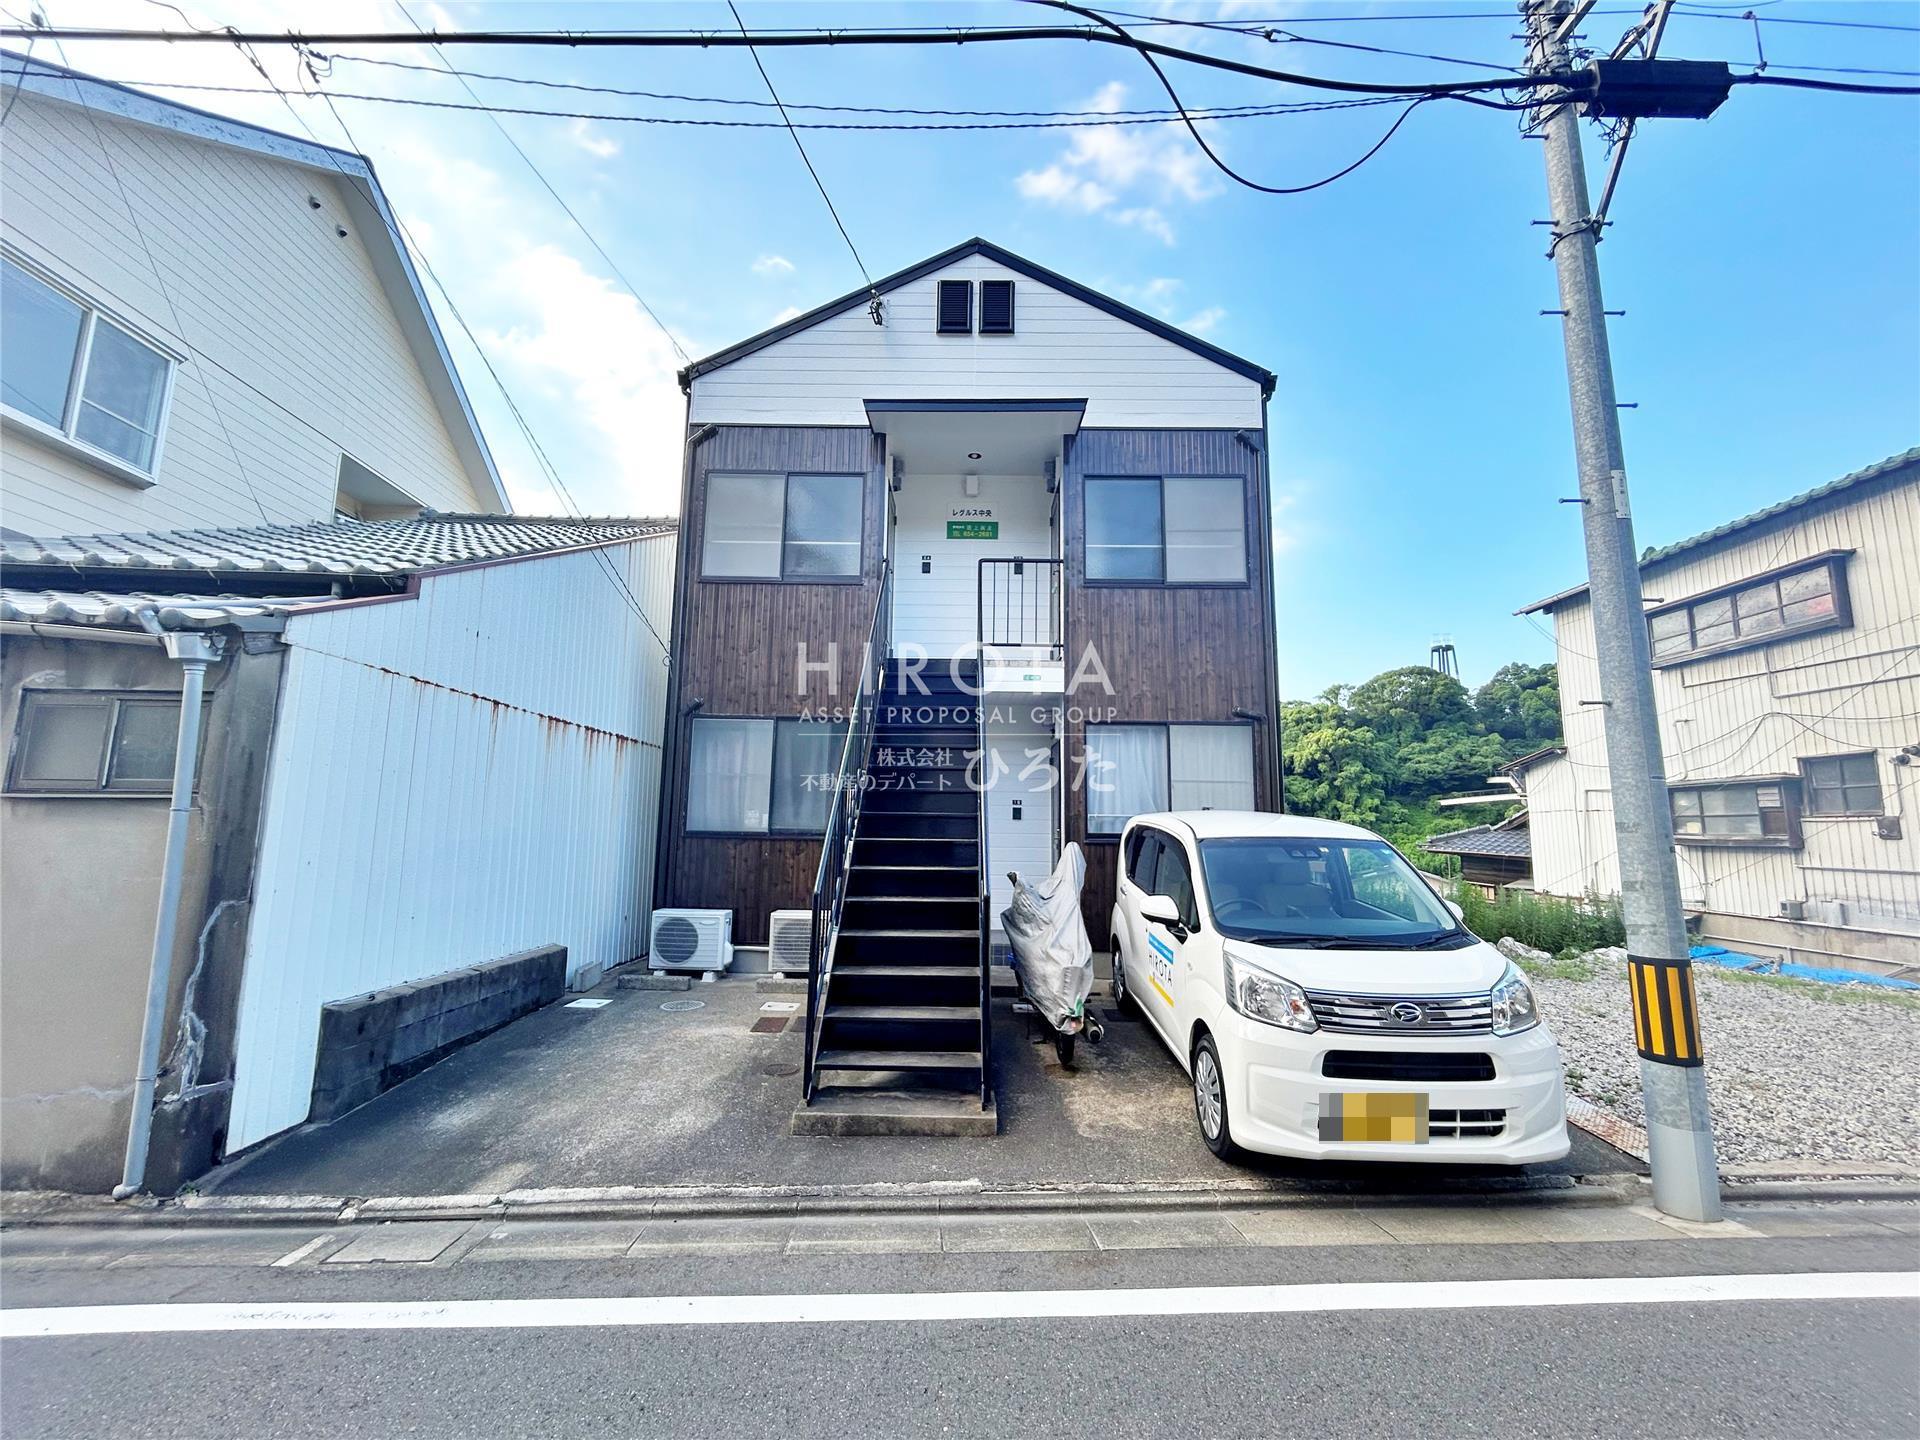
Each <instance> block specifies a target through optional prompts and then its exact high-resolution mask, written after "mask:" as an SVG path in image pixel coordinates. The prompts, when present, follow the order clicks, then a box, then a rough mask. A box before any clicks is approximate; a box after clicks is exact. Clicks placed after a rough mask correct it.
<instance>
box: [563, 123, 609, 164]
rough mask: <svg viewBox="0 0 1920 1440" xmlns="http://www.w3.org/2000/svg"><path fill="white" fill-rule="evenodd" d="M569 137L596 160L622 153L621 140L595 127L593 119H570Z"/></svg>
mask: <svg viewBox="0 0 1920 1440" xmlns="http://www.w3.org/2000/svg"><path fill="white" fill-rule="evenodd" d="M567 138H568V139H569V140H571V141H572V142H573V143H574V144H576V145H578V146H579V147H580V148H581V149H582V150H584V151H586V152H587V153H588V154H589V155H591V156H593V158H594V159H596V160H611V159H612V158H613V157H614V156H616V155H618V154H619V153H620V142H619V141H618V140H616V139H614V138H613V137H612V136H611V135H603V134H601V133H600V132H599V131H598V130H596V129H594V128H593V122H592V121H591V120H582V119H579V118H575V119H573V120H571V121H569V122H568V124H567Z"/></svg>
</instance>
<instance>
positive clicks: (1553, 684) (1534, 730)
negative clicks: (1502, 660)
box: [1473, 662, 1560, 749]
mask: <svg viewBox="0 0 1920 1440" xmlns="http://www.w3.org/2000/svg"><path fill="white" fill-rule="evenodd" d="M1473 710H1474V715H1475V716H1476V717H1477V718H1478V720H1479V722H1480V724H1481V725H1482V726H1484V727H1485V728H1486V729H1488V730H1490V731H1492V732H1493V733H1494V734H1496V735H1500V736H1504V737H1505V738H1506V739H1508V740H1512V741H1515V742H1517V743H1519V744H1523V745H1525V746H1526V747H1527V748H1529V749H1534V748H1537V747H1539V746H1541V745H1546V744H1550V743H1551V742H1553V741H1555V740H1558V739H1559V738H1560V671H1559V668H1558V667H1557V666H1555V665H1553V664H1551V663H1548V664H1545V665H1523V664H1520V663H1518V662H1515V663H1513V664H1511V665H1502V666H1501V667H1500V668H1499V669H1498V670H1496V671H1494V672H1493V678H1492V679H1491V680H1489V681H1487V683H1486V684H1484V685H1482V686H1481V687H1480V688H1479V689H1478V690H1476V691H1474V692H1473Z"/></svg>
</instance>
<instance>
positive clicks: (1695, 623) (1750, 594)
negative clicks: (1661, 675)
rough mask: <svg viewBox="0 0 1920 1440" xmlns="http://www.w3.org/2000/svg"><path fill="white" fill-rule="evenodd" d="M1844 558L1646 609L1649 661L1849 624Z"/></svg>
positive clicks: (1673, 659)
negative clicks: (1650, 656)
mask: <svg viewBox="0 0 1920 1440" xmlns="http://www.w3.org/2000/svg"><path fill="white" fill-rule="evenodd" d="M1844 558H1845V557H1843V556H1835V555H1829V556H1825V557H1823V558H1822V559H1820V560H1818V561H1816V562H1814V563H1812V564H1810V565H1804V566H1798V567H1792V568H1789V569H1786V570H1782V571H1778V572H1775V573H1773V574H1771V575H1767V576H1764V577H1762V576H1756V577H1754V578H1753V579H1752V580H1749V581H1746V582H1745V583H1743V584H1740V585H1736V586H1730V587H1728V588H1726V589H1724V590H1717V591H1714V592H1713V593H1712V594H1710V595H1702V596H1699V597H1697V598H1695V599H1692V600H1688V601H1685V602H1683V603H1680V604H1676V605H1670V606H1668V607H1666V608H1665V609H1662V610H1655V611H1652V612H1650V613H1649V614H1648V616H1647V638H1648V640H1649V642H1650V643H1651V645H1652V648H1653V663H1654V664H1656V665H1661V664H1672V663H1675V662H1677V661H1680V660H1686V659H1689V658H1691V657H1692V656H1695V655H1708V654H1717V653H1719V652H1721V651H1725V650H1739V649H1744V648H1746V647H1747V646H1749V645H1764V644H1767V643H1770V642H1771V641H1774V640H1780V639H1785V638H1786V637H1788V636H1790V635H1800V634H1804V633H1806V632H1808V631H1814V630H1830V629H1834V628H1836V627H1839V626H1843V625H1847V624H1850V623H1852V619H1851V613H1850V611H1849V608H1848V605H1847V585H1846V567H1845V565H1844V564H1843V561H1844Z"/></svg>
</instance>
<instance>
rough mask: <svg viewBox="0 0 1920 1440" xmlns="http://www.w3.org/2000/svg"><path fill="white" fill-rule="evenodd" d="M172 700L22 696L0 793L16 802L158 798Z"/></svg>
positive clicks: (167, 759)
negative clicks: (126, 795)
mask: <svg viewBox="0 0 1920 1440" xmlns="http://www.w3.org/2000/svg"><path fill="white" fill-rule="evenodd" d="M179 733H180V697H179V696H178V695H177V694H169V693H128V694H114V693H111V692H107V691H99V690H28V691H25V692H24V693H23V694H22V695H21V700H20V719H19V726H18V729H17V731H16V733H15V736H14V745H13V764H12V767H11V770H10V772H9V774H8V776H7V789H8V790H9V791H10V792H12V793H14V794H22V795H87V794H99V793H103V792H122V791H124V792H132V793H149V794H151V793H156V792H157V793H160V794H166V793H168V792H170V791H171V790H172V789H173V752H174V748H175V745H176V743H177V740H178V736H179Z"/></svg>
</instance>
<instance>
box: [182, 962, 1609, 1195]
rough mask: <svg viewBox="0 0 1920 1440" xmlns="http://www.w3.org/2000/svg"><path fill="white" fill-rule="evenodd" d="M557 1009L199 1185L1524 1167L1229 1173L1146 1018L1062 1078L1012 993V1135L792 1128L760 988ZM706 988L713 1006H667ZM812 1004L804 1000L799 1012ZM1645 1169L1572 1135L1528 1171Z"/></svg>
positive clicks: (1479, 1172)
mask: <svg viewBox="0 0 1920 1440" xmlns="http://www.w3.org/2000/svg"><path fill="white" fill-rule="evenodd" d="M594 998H597V999H605V1000H607V1001H609V1002H610V1003H608V1004H606V1005H603V1006H600V1007H598V1008H593V1009H569V1008H568V1007H567V1006H566V1005H564V1004H562V1005H556V1006H553V1007H550V1008H549V1009H546V1010H542V1011H539V1012H537V1013H536V1014H533V1015H530V1016H528V1017H527V1018H525V1019H523V1020H520V1021H517V1022H516V1023H514V1024H512V1025H509V1026H508V1027H506V1028H505V1029H504V1030H501V1031H499V1032H497V1033H495V1034H493V1035H491V1036H488V1037H487V1038H486V1039H484V1040H481V1041H479V1042H477V1043H476V1044H473V1045H471V1046H468V1047H467V1048H466V1049H464V1050H461V1051H459V1052H458V1053H456V1054H454V1055H452V1056H450V1057H448V1058H447V1059H446V1060H443V1061H442V1062H440V1063H439V1064H438V1065H435V1066H434V1067H433V1068H431V1069H430V1070H427V1071H426V1072H424V1073H423V1074H421V1075H418V1076H416V1077H414V1078H413V1079H411V1080H408V1081H407V1082H405V1083H404V1084H402V1085H400V1086H398V1087H397V1088H395V1089H393V1090H390V1091H388V1092H387V1093H386V1094H384V1095H381V1096H379V1097H378V1098H377V1099H375V1100H373V1101H372V1102H370V1103H369V1104H367V1105H365V1106H363V1107H361V1108H360V1109H359V1110H356V1111H354V1112H352V1113H351V1114H349V1115H346V1116H343V1117H342V1118H340V1119H339V1120H336V1121H334V1122H333V1123H332V1124H330V1125H325V1126H313V1127H308V1128H305V1129H302V1130H299V1131H296V1132H293V1133H291V1134H289V1135H286V1136H283V1137H281V1138H280V1139H278V1140H275V1141H271V1142H269V1143H268V1144H267V1145H265V1146H264V1147H262V1148H261V1149H260V1150H258V1151H256V1152H254V1153H253V1154H251V1155H249V1156H245V1157H242V1159H241V1160H240V1161H238V1162H236V1163H235V1164H233V1165H231V1166H226V1167H222V1168H221V1169H220V1170H217V1171H215V1172H214V1173H213V1174H212V1175H210V1176H208V1177H206V1179H205V1180H204V1181H203V1182H202V1184H201V1188H202V1189H203V1190H209V1191H213V1192H215V1193H218V1194H224V1195H249V1194H257V1195H273V1194H283V1195H333V1196H399V1195H476V1194H502V1193H505V1192H508V1191H513V1190H519V1189H533V1188H540V1189H548V1188H559V1187H600V1186H617V1185H755V1186H847V1185H896V1184H902V1183H917V1182H927V1181H979V1182H981V1183H982V1184H984V1185H986V1186H988V1187H990V1188H1020V1187H1026V1186H1047V1187H1055V1186H1064V1185H1086V1184H1094V1185H1100V1184H1111V1185H1175V1186H1177V1185H1182V1184H1190V1183H1198V1184H1218V1183H1219V1182H1220V1181H1222V1180H1223V1179H1228V1180H1233V1179H1238V1180H1243V1181H1244V1180H1247V1179H1255V1180H1257V1179H1260V1178H1262V1177H1264V1178H1266V1179H1269V1180H1277V1181H1283V1182H1298V1183H1300V1184H1302V1185H1344V1186H1350V1187H1353V1188H1355V1189H1356V1190H1358V1191H1359V1192H1361V1193H1365V1192H1367V1191H1370V1190H1379V1191H1382V1192H1389V1191H1390V1192H1397V1193H1405V1192H1408V1191H1409V1190H1413V1191H1417V1190H1420V1189H1423V1188H1429V1187H1443V1188H1457V1187H1458V1186H1459V1185H1460V1184H1461V1183H1462V1182H1463V1180H1464V1181H1469V1182H1471V1181H1474V1180H1477V1179H1484V1178H1492V1177H1499V1178H1501V1179H1502V1180H1503V1181H1504V1180H1506V1179H1509V1178H1510V1177H1511V1175H1512V1173H1513V1172H1511V1171H1508V1170H1504V1169H1499V1168H1486V1169H1482V1168H1478V1167H1460V1166H1370V1165H1342V1166H1331V1165H1318V1164H1310V1163H1302V1162H1292V1161H1284V1160H1260V1161H1256V1162H1254V1164H1253V1165H1252V1166H1250V1167H1248V1168H1246V1169H1240V1170H1236V1169H1235V1168H1233V1167H1230V1166H1225V1165H1222V1163H1221V1162H1220V1161H1218V1160H1216V1159H1215V1158H1214V1157H1213V1156H1212V1155H1211V1154H1210V1153H1209V1152H1208V1151H1207V1149H1206V1147H1205V1146H1204V1145H1203V1144H1202V1143H1201V1141H1200V1138H1199V1133H1198V1130H1197V1128H1196V1126H1195V1124H1194V1120H1193V1114H1192V1105H1191V1100H1190V1097H1189V1092H1188V1089H1187V1085H1186V1080H1185V1076H1184V1075H1183V1074H1182V1072H1181V1071H1180V1069H1179V1067H1178V1066H1177V1065H1176V1064H1175V1063H1174V1062H1173V1060H1172V1059H1171V1058H1170V1057H1169V1056H1168V1055H1167V1054H1166V1052H1165V1050H1164V1049H1163V1048H1162V1047H1161V1046H1160V1044H1159V1042H1158V1041H1157V1039H1156V1038H1155V1037H1153V1036H1152V1035H1151V1034H1150V1033H1149V1032H1148V1030H1147V1028H1146V1025H1145V1023H1144V1022H1142V1021H1140V1020H1137V1019H1136V1020H1118V1021H1114V1020H1110V1023H1109V1024H1108V1025H1107V1029H1106V1039H1105V1041H1104V1042H1103V1043H1101V1044H1098V1045H1089V1044H1086V1043H1084V1042H1083V1043H1082V1045H1081V1046H1080V1051H1079V1055H1078V1057H1077V1064H1076V1066H1075V1068H1074V1069H1072V1070H1065V1069H1063V1068H1062V1067H1061V1066H1060V1064H1059V1062H1058V1060H1057V1059H1056V1057H1055V1055H1054V1052H1053V1047H1052V1046H1051V1044H1049V1043H1043V1041H1044V1036H1043V1035H1042V1034H1041V1033H1040V1032H1039V1031H1038V1029H1037V1028H1034V1027H1032V1026H1031V1025H1030V1023H1029V1021H1028V1020H1027V1019H1026V1018H1025V1017H1022V1016H1018V1015H1015V1014H1014V1013H1013V1011H1012V1006H1011V1004H1010V1003H1009V1002H1007V1001H1005V1000H1002V1001H1000V1002H999V1003H998V1004H997V1005H996V1025H997V1029H996V1031H995V1037H996V1038H995V1046H996V1048H995V1070H996V1080H997V1093H998V1100H999V1107H1000V1133H999V1134H998V1135H996V1136H992V1137H982V1138H973V1139H959V1138H938V1139H936V1138H925V1137H886V1138H877V1137H856V1138H831V1137H795V1136H792V1135H790V1134H789V1133H788V1122H789V1119H790V1117H791V1115H792V1112H793V1107H794V1104H795V1103H796V1101H797V1100H798V1098H799V1090H800V1058H801V1036H800V1033H799V1024H798V1021H797V1020H795V1021H794V1022H793V1023H791V1024H789V1025H788V1026H787V1027H786V1029H785V1030H784V1032H782V1033H779V1034H764V1033H755V1030H754V1026H755V1022H756V1021H762V1020H765V1019H767V1018H769V1016H770V1015H771V1014H772V1013H773V1012H768V1011H766V1010H764V1009H763V1006H765V1005H767V1004H769V1003H775V1004H778V1003H792V1002H794V1001H796V1000H800V999H802V998H803V997H799V996H790V995H769V994H766V993H763V992H762V991H760V990H759V989H758V988H756V986H755V984H754V983H753V982H752V981H751V980H747V979H732V980H722V981H720V982H718V983H716V984H712V985H696V986H695V987H694V988H693V989H692V990H691V991H688V992H684V993H682V992H660V991H648V990H621V989H618V988H617V987H616V986H615V985H614V984H613V982H611V981H609V982H608V984H606V985H604V986H603V987H602V988H601V989H600V990H599V991H597V992H595V996H594ZM684 1000H697V1001H700V1002H702V1003H701V1006H700V1008H698V1009H691V1010H688V1009H675V1008H663V1006H667V1005H671V1004H672V1002H676V1001H684ZM796 1013H797V1012H796ZM1640 1168H1641V1167H1640V1166H1639V1164H1638V1162H1636V1161H1635V1160H1633V1159H1632V1158H1631V1157H1629V1156H1627V1155H1624V1154H1622V1153H1621V1152H1620V1151H1617V1150H1614V1149H1613V1148H1612V1147H1610V1146H1607V1145H1605V1144H1603V1143H1602V1142H1600V1141H1598V1140H1596V1139H1593V1138H1591V1137H1589V1136H1586V1135H1584V1134H1581V1133H1580V1132H1576V1136H1575V1146H1574V1150H1573V1153H1572V1154H1571V1155H1570V1156H1569V1157H1568V1158H1567V1159H1566V1160H1564V1161H1561V1162H1559V1163H1558V1164H1555V1165H1552V1166H1543V1167H1534V1168H1533V1170H1531V1171H1530V1172H1528V1173H1534V1174H1552V1173H1559V1174H1584V1175H1600V1174H1614V1173H1620V1172H1626V1171H1638V1170H1640Z"/></svg>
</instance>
